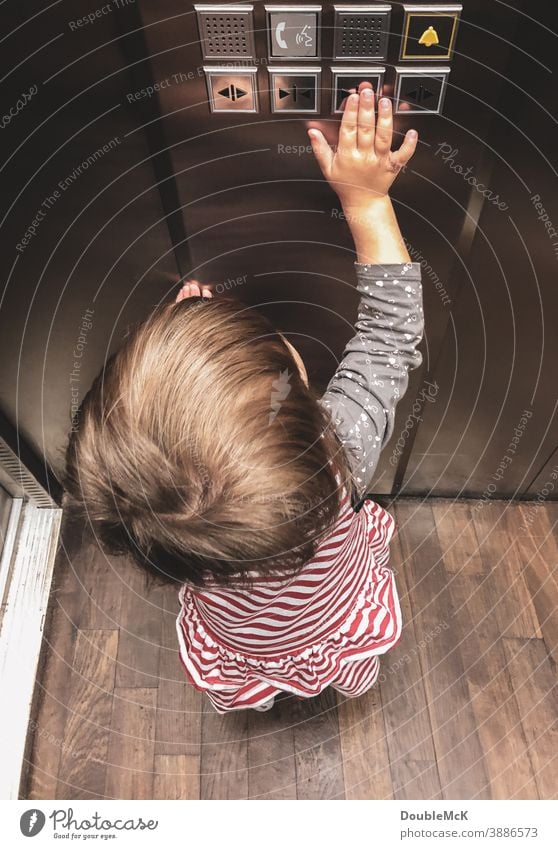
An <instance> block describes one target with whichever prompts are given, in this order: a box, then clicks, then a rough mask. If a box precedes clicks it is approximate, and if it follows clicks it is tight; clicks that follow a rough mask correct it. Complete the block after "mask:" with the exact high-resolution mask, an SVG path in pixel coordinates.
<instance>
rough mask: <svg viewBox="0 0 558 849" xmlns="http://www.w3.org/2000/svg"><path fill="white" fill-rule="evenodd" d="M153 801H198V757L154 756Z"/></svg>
mask: <svg viewBox="0 0 558 849" xmlns="http://www.w3.org/2000/svg"><path fill="white" fill-rule="evenodd" d="M154 768H155V778H154V784H153V798H154V799H199V798H200V758H199V755H155V767H154Z"/></svg>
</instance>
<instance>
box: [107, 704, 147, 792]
mask: <svg viewBox="0 0 558 849" xmlns="http://www.w3.org/2000/svg"><path fill="white" fill-rule="evenodd" d="M156 705H157V690H156V688H154V687H151V688H148V687H116V688H115V690H114V704H113V711H112V721H111V734H110V744H109V752H108V762H109V763H110V769H109V770H107V779H106V784H105V795H106V796H107V797H108V798H109V799H152V798H153V790H154V781H153V779H154V749H155V709H156Z"/></svg>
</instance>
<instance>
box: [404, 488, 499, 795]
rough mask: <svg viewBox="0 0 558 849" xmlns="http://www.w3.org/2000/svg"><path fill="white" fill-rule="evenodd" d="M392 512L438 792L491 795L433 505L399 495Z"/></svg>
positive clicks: (449, 579) (444, 793) (449, 577)
mask: <svg viewBox="0 0 558 849" xmlns="http://www.w3.org/2000/svg"><path fill="white" fill-rule="evenodd" d="M395 512H396V519H397V523H398V526H399V536H400V541H401V547H402V552H403V554H404V556H405V559H406V563H407V572H408V579H409V583H410V586H411V587H412V595H411V606H412V610H413V619H414V623H415V634H416V637H417V640H418V642H417V647H418V654H419V657H420V661H421V664H422V668H423V670H424V685H425V689H426V693H427V699H428V706H429V712H430V717H431V723H432V734H433V740H434V746H435V751H436V760H437V764H438V771H439V774H440V781H441V785H442V792H443V795H444V798H446V799H470V798H473V797H475V798H490V793H489V790H488V787H489V781H488V774H487V770H486V765H485V763H484V758H483V751H482V748H481V745H480V740H479V737H478V734H477V729H476V719H475V716H474V713H473V710H472V707H471V703H470V695H469V691H468V688H467V683H466V678H465V670H464V667H463V661H462V658H461V655H460V652H459V648H458V641H457V635H456V632H455V628H454V623H453V617H454V611H453V602H452V599H451V595H450V593H449V589H448V584H449V583H450V582H451V576H450V575H449V574H448V573H447V572H446V571H445V570H444V568H443V552H442V550H441V548H440V544H439V541H438V536H437V534H436V525H435V522H434V516H433V514H432V509H431V507H430V505H429V504H428V503H421V504H418V503H417V502H410V501H408V500H403V499H400V500H399V501H397V502H396V504H395ZM447 626H449V627H447ZM456 765H458V766H457V768H456Z"/></svg>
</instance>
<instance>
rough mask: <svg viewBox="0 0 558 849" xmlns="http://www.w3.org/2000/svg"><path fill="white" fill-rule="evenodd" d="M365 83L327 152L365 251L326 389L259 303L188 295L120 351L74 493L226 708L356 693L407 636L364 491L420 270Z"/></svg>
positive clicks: (395, 385) (189, 664)
mask: <svg viewBox="0 0 558 849" xmlns="http://www.w3.org/2000/svg"><path fill="white" fill-rule="evenodd" d="M374 101H375V98H374V94H373V92H372V89H371V87H370V86H369V85H368V84H361V86H360V87H359V91H358V92H356V93H354V94H352V95H351V96H350V97H349V98H348V100H347V104H346V108H345V112H344V115H343V119H342V122H341V127H340V133H339V143H338V147H337V150H336V151H335V153H334V152H333V151H332V150H331V149H330V147H329V145H328V144H327V142H326V140H325V138H324V136H323V135H322V133H321V132H320V131H319V130H317V129H310V130H309V131H308V132H309V135H310V139H311V143H312V148H313V151H314V154H315V156H316V158H317V160H318V162H319V164H320V167H321V169H322V172H323V174H324V176H325V178H326V179H327V180H328V181H329V182H330V184H331V186H332V187H333V189H334V190H335V191H336V192H337V194H338V196H339V199H340V201H341V204H342V206H343V210H344V213H345V216H346V219H347V221H348V223H349V226H350V229H351V232H352V235H353V237H354V241H355V246H356V252H357V261H356V262H355V269H356V277H357V288H358V291H359V293H360V298H361V299H360V305H359V309H358V319H357V322H356V334H355V336H354V338H353V339H351V341H350V342H349V343H348V345H347V346H346V349H345V351H344V354H343V359H342V362H341V363H340V365H339V367H338V369H337V371H336V373H335V374H334V376H333V377H332V379H331V381H330V383H329V385H328V387H327V391H326V393H325V395H324V396H323V397H322V398H319V397H317V396H316V394H315V393H314V392H313V391H312V389H311V388H310V387H309V385H308V377H307V374H306V370H305V368H304V364H303V362H302V360H301V358H300V356H299V355H298V353H297V351H296V350H295V349H294V348H293V346H292V345H290V344H289V343H288V342H287V340H286V339H285V338H284V336H282V334H280V333H278V332H277V331H276V330H275V329H274V328H273V327H272V326H271V325H270V324H269V322H268V321H267V319H265V318H264V317H263V316H262V315H260V314H258V313H257V312H256V311H255V310H254V309H252V308H250V307H246V306H243V305H241V304H239V303H237V302H235V301H234V300H230V299H227V298H223V299H219V298H212V297H211V291H210V290H209V289H208V288H207V287H201V289H200V287H199V285H198V284H197V283H196V282H191V283H188V284H186V285H185V286H184V287H183V288H182V289H181V291H180V293H179V295H178V297H177V298H176V302H175V303H174V304H171V305H169V304H163V305H160V306H158V307H157V308H156V309H155V310H154V311H153V312H152V314H151V315H150V316H149V318H148V319H147V320H146V321H145V322H144V323H142V324H141V325H140V326H139V327H137V328H136V329H135V330H134V331H133V332H132V333H130V334H129V335H128V337H127V338H126V339H125V341H124V344H123V346H122V347H121V349H120V350H119V351H118V352H117V353H116V354H115V355H113V357H111V359H110V360H109V361H108V362H107V364H106V365H105V367H104V369H103V371H102V372H101V373H100V374H99V375H98V377H97V378H96V380H95V381H94V383H93V386H92V388H91V389H90V391H89V393H88V394H87V396H86V397H85V399H84V401H83V404H82V408H81V412H80V417H79V421H80V423H81V424H80V427H79V429H77V430H75V431H74V432H73V433H72V434H71V437H70V443H69V446H68V453H67V477H66V487H67V490H68V492H69V494H70V496H71V499H72V500H73V503H74V506H76V507H77V508H78V509H79V510H80V511H81V512H82V513H83V514H85V515H87V517H88V520H89V522H90V523H92V525H93V527H94V529H95V530H96V533H97V535H98V537H99V538H100V540H101V542H102V543H104V546H105V548H106V549H107V550H108V551H110V552H112V553H124V552H127V553H131V554H132V555H133V556H134V558H135V560H136V561H137V562H138V563H139V564H141V566H142V567H143V568H145V569H147V570H148V571H149V572H150V573H151V574H153V575H157V576H159V578H162V579H163V580H166V581H176V582H177V583H178V584H179V585H180V589H179V599H180V612H179V615H178V617H177V620H176V626H177V635H178V641H179V657H180V660H181V662H182V665H183V668H184V672H185V674H186V676H187V678H188V680H189V681H190V682H191V683H192V684H193V685H194V687H196V688H198V689H199V690H203V691H205V692H206V693H207V695H208V697H209V699H210V700H211V702H212V704H213V706H214V707H215V708H216V710H217V711H218V712H220V713H224V712H226V711H231V710H239V709H243V708H255V709H257V710H267V709H269V708H270V707H272V705H273V703H274V699H275V697H276V696H277V695H278V694H279V693H282V692H287V693H292V694H294V695H296V696H298V697H301V698H304V697H310V696H314V695H317V694H318V693H320V692H321V691H322V690H323V689H324V688H325V687H327V686H332V687H334V688H335V689H336V690H337V691H338V692H340V693H342V694H343V695H345V696H348V697H354V696H358V695H360V694H361V693H364V692H365V691H366V690H367V689H369V688H370V687H371V686H372V685H373V684H374V683H375V681H376V679H377V677H378V672H379V656H380V655H381V654H383V653H384V652H386V651H387V650H388V649H389V648H390V647H391V646H393V645H394V644H395V643H396V642H397V640H398V639H399V636H400V632H401V615H400V607H399V601H398V597H397V591H396V587H395V581H394V575H393V572H392V571H391V570H390V569H389V567H388V565H387V564H388V557H389V551H388V546H389V541H390V538H391V536H392V534H393V532H394V520H393V517H392V516H391V515H390V514H389V513H388V512H387V511H385V510H384V509H383V508H382V507H381V506H380V505H378V504H376V503H375V502H374V501H373V500H372V499H370V498H369V497H367V495H366V493H367V486H368V484H369V482H370V480H371V478H372V476H373V473H374V470H375V468H376V465H377V462H378V456H379V452H380V451H381V449H382V448H383V447H384V446H385V445H386V443H387V442H388V440H389V439H390V437H391V435H392V431H393V425H394V414H395V407H396V404H397V402H398V400H399V398H401V396H402V395H403V394H404V393H405V391H406V389H407V385H408V371H409V370H410V369H414V368H416V367H417V366H419V365H420V364H421V362H422V355H421V353H420V352H419V351H418V350H417V345H418V343H419V342H420V340H421V338H422V334H423V315H422V287H421V280H420V265H419V264H418V263H411V262H410V257H409V255H408V253H407V250H406V248H405V246H404V243H403V239H402V236H401V233H400V231H399V227H398V225H397V221H396V218H395V214H394V211H393V207H392V205H391V201H390V199H389V196H388V191H389V189H390V186H391V184H392V183H393V181H394V179H395V177H396V176H397V173H398V171H399V170H400V169H401V168H402V167H403V166H404V165H405V164H406V163H407V162H408V161H409V159H410V158H411V156H412V155H413V153H414V150H415V148H416V144H417V133H416V132H415V131H413V130H411V131H409V132H408V133H407V134H406V136H405V138H404V141H403V144H402V145H401V147H400V148H399V150H398V151H397V152H394V153H392V152H391V142H392V132H393V127H392V108H391V103H390V101H389V100H388V99H385V98H382V99H381V100H380V101H379V104H378V110H377V115H376V109H375V102H374Z"/></svg>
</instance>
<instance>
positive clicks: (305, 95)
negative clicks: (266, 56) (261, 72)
mask: <svg viewBox="0 0 558 849" xmlns="http://www.w3.org/2000/svg"><path fill="white" fill-rule="evenodd" d="M268 71H269V80H270V86H269V87H270V95H271V111H272V112H308V113H312V114H316V112H317V111H318V91H319V79H320V68H268Z"/></svg>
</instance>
